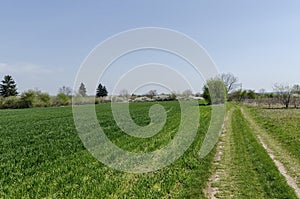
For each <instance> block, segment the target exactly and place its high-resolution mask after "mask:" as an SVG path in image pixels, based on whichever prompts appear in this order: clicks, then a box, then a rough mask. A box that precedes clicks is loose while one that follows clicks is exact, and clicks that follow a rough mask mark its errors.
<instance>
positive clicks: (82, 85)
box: [78, 83, 87, 97]
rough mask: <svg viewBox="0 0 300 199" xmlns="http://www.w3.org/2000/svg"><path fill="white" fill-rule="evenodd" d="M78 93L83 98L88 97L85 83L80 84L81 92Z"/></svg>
mask: <svg viewBox="0 0 300 199" xmlns="http://www.w3.org/2000/svg"><path fill="white" fill-rule="evenodd" d="M78 93H79V94H80V95H81V96H82V97H86V96H87V95H86V88H85V85H84V84H83V83H81V84H80V86H79V90H78Z"/></svg>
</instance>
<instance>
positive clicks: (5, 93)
mask: <svg viewBox="0 0 300 199" xmlns="http://www.w3.org/2000/svg"><path fill="white" fill-rule="evenodd" d="M16 95H18V92H17V85H16V83H15V81H14V80H13V78H12V77H11V76H10V75H5V76H4V79H3V80H2V81H1V84H0V96H2V97H9V96H16Z"/></svg>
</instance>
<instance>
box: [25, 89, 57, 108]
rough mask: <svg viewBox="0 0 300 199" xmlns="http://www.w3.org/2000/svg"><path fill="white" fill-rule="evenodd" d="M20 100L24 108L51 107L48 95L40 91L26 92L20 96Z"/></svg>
mask: <svg viewBox="0 0 300 199" xmlns="http://www.w3.org/2000/svg"><path fill="white" fill-rule="evenodd" d="M21 99H22V101H23V102H24V104H26V107H47V106H51V97H50V95H49V94H48V93H43V92H41V91H40V90H28V91H26V92H23V93H22V94H21Z"/></svg>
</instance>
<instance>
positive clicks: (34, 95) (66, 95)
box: [0, 75, 108, 109]
mask: <svg viewBox="0 0 300 199" xmlns="http://www.w3.org/2000/svg"><path fill="white" fill-rule="evenodd" d="M74 95H75V96H77V97H86V98H87V97H88V95H87V90H86V87H85V85H84V83H81V84H80V86H79V88H78V92H77V93H73V91H72V89H71V88H70V87H66V86H63V87H61V88H59V91H58V94H57V95H56V96H50V95H49V94H48V93H45V92H42V91H40V90H38V89H34V90H32V89H31V90H28V91H25V92H22V93H21V94H20V95H19V93H18V91H17V84H16V82H15V81H14V79H13V78H12V76H10V75H5V76H4V78H3V80H2V81H1V83H0V108H2V109H3V108H30V107H48V106H65V105H70V104H71V103H72V96H74ZM107 95H108V91H107V89H106V87H105V86H103V85H102V84H101V83H100V84H99V85H98V87H97V90H96V97H97V98H98V99H96V101H94V103H100V101H101V99H99V98H103V97H105V96H107ZM93 99H94V98H89V99H88V98H87V99H85V100H88V102H86V103H90V102H91V100H93Z"/></svg>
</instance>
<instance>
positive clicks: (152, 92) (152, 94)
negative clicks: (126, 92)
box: [147, 90, 157, 99]
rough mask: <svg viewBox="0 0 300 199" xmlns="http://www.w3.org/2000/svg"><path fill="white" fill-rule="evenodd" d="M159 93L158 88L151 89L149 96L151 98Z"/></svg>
mask: <svg viewBox="0 0 300 199" xmlns="http://www.w3.org/2000/svg"><path fill="white" fill-rule="evenodd" d="M156 95H157V91H156V90H150V91H149V92H148V93H147V96H149V97H150V98H151V99H152V98H153V97H154V96H156Z"/></svg>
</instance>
